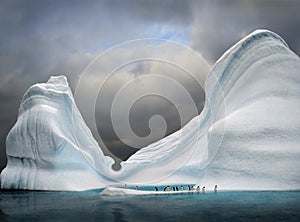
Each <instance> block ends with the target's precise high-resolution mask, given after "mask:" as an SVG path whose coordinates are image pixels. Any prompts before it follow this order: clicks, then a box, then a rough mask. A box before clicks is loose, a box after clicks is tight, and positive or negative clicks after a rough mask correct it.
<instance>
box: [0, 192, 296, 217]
mask: <svg viewBox="0 0 300 222" xmlns="http://www.w3.org/2000/svg"><path fill="white" fill-rule="evenodd" d="M0 209H1V211H0V221H1V222H4V221H30V222H32V221H158V222H162V221H184V222H188V221H300V191H284V192H278V191H276V192H275V191H273V192H272V191H259V192H255V191H251V192H233V191H230V192H229V191H227V192H222V191H220V192H218V193H205V194H177V195H163V196H159V195H149V196H117V197H116V196H115V197H103V196H99V195H98V192H95V191H91V192H44V191H1V192H0Z"/></svg>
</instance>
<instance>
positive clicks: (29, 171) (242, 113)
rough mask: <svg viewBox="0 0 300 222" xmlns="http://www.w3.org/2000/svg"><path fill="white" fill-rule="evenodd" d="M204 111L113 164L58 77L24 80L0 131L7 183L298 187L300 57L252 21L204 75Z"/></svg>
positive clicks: (15, 185) (63, 80)
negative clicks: (16, 105) (253, 27)
mask: <svg viewBox="0 0 300 222" xmlns="http://www.w3.org/2000/svg"><path fill="white" fill-rule="evenodd" d="M205 93H206V103H205V107H204V109H203V111H202V113H201V114H200V115H199V116H197V117H195V118H194V119H192V120H191V121H190V122H189V123H188V124H187V125H186V126H184V127H183V128H182V129H180V130H179V131H177V132H175V133H173V134H171V135H169V136H167V137H166V138H163V139H162V140H159V141H157V142H155V143H153V144H150V145H149V146H147V147H145V148H143V149H141V150H139V151H138V152H137V153H135V154H134V155H133V156H131V157H130V158H129V159H128V160H127V161H125V162H123V163H122V168H121V170H120V171H118V172H115V171H113V170H112V168H111V166H112V164H113V163H114V161H113V159H111V158H110V157H107V156H104V154H103V152H102V150H101V148H100V147H99V146H98V144H97V142H96V141H95V140H94V138H93V136H92V134H91V132H90V130H89V128H88V127H87V125H86V124H85V122H84V120H83V118H82V116H81V114H80V112H79V110H78V108H77V106H76V104H75V101H74V98H73V95H72V92H71V89H70V88H69V86H68V83H67V80H66V78H65V77H64V76H57V77H51V78H50V79H49V81H48V82H47V83H40V84H35V85H33V86H31V87H30V88H29V89H28V90H27V92H26V93H25V95H24V97H23V100H22V102H21V105H20V109H19V116H18V120H17V122H16V124H15V125H14V127H13V128H12V129H11V131H10V132H9V134H8V136H7V141H6V152H7V158H8V163H7V166H6V168H5V169H4V170H3V171H2V173H1V187H2V188H5V189H29V190H67V191H79V190H88V189H95V188H101V187H105V186H106V185H108V184H114V183H128V184H168V183H176V184H181V183H183V184H185V183H195V184H201V185H206V187H208V188H212V187H213V186H214V185H215V184H218V186H219V187H221V188H222V189H236V190H291V189H299V188H300V171H299V170H298V169H299V168H300V109H299V107H300V59H299V57H298V56H297V55H296V54H294V53H293V52H292V51H291V50H290V49H289V48H288V46H287V44H286V43H285V42H284V40H282V39H281V38H280V37H279V36H278V35H276V34H275V33H272V32H269V31H266V30H259V31H255V32H253V33H252V34H250V35H249V36H247V37H245V38H244V39H242V40H241V41H240V42H238V43H237V44H235V45H234V46H233V47H231V48H230V49H229V50H228V51H227V52H225V53H224V55H223V56H222V57H221V58H220V59H219V60H218V61H217V62H216V64H215V65H214V67H213V68H212V70H211V71H210V73H209V74H208V77H207V80H206V84H205Z"/></svg>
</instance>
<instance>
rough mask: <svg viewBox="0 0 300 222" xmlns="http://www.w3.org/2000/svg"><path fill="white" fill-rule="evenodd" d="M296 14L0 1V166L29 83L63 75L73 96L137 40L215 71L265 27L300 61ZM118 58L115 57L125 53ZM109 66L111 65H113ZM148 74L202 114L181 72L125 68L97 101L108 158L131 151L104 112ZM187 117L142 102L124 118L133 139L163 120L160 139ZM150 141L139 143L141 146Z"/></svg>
mask: <svg viewBox="0 0 300 222" xmlns="http://www.w3.org/2000/svg"><path fill="white" fill-rule="evenodd" d="M299 9H300V2H299V1H297V0H288V1H281V0H273V1H267V0H261V1H259V0H252V1H251V0H249V1H248V0H244V1H243V0H242V1H240V0H228V1H213V0H211V1H209V0H207V1H176V0H173V1H171V0H167V1H153V0H151V1H150V0H149V1H148V0H145V1H138V0H136V1H134V0H125V1H121V0H120V1H108V0H107V1H14V0H13V1H1V3H0V30H1V34H0V113H1V116H0V157H1V158H0V161H1V163H0V168H3V167H4V166H5V164H6V158H5V138H6V135H7V133H8V131H9V129H10V128H11V127H12V126H13V125H14V123H15V121H16V118H17V114H18V106H19V103H20V101H21V99H22V96H23V94H24V93H25V91H26V89H27V88H28V87H29V86H30V85H32V84H34V83H36V82H45V81H47V79H48V78H49V77H50V76H51V75H58V74H65V75H66V76H67V77H68V80H69V83H70V86H71V88H72V90H74V89H75V88H76V85H77V83H78V81H79V78H80V76H81V73H82V72H83V71H84V70H85V69H86V67H87V65H88V64H89V63H90V62H91V61H92V60H93V59H94V58H95V57H96V56H97V55H98V54H99V53H101V52H103V51H104V50H107V49H109V48H110V47H113V46H115V45H117V44H120V43H122V42H125V41H129V40H133V39H141V38H161V39H167V40H172V41H176V42H178V43H180V44H183V45H186V46H188V47H190V48H192V49H193V50H195V51H197V52H198V53H199V54H201V55H202V56H203V58H205V59H206V60H207V61H208V62H209V64H210V65H213V64H214V62H215V61H216V60H217V59H218V58H219V57H220V56H221V55H222V54H223V53H224V51H226V49H228V48H229V47H230V46H231V45H232V44H234V43H235V42H236V41H238V40H240V39H241V38H242V37H243V36H245V35H247V34H248V33H250V32H252V31H253V30H255V29H269V30H271V31H274V32H276V33H278V34H279V35H281V36H282V37H283V38H284V39H285V40H286V42H287V43H288V45H289V46H290V48H291V49H292V50H293V51H294V52H295V53H297V54H298V55H299V54H300V41H299V36H300V29H299V28H298V27H299V25H300V14H299ZM123 53H124V54H119V56H122V55H124V56H125V54H126V53H127V52H123ZM157 53H159V52H157ZM161 53H165V52H161ZM186 58H188V57H186ZM182 59H184V58H182ZM109 62H114V63H116V64H117V63H118V59H117V58H116V59H115V60H114V61H109ZM192 65H193V64H191V66H192ZM107 71H109V70H105V67H102V68H100V69H99V72H102V73H106V72H107ZM150 71H151V73H158V72H159V73H158V74H162V73H163V74H164V75H165V76H169V77H170V76H172V78H174V79H176V81H178V82H179V83H180V84H181V85H182V86H184V87H185V88H186V89H187V91H188V92H189V93H190V94H191V97H192V98H193V100H194V102H195V104H196V107H197V109H198V113H199V112H201V109H202V107H203V105H204V94H203V91H202V89H201V86H200V87H199V84H197V83H195V82H194V81H193V80H192V79H191V78H190V77H189V76H188V75H187V74H186V73H182V72H180V71H178V70H174V67H173V68H172V67H168V66H166V65H165V64H162V63H158V62H153V61H152V62H144V63H141V62H140V63H134V64H131V65H128V66H127V67H125V68H124V69H122V70H120V71H119V72H117V73H116V74H115V75H114V77H113V78H111V80H110V81H109V82H107V84H108V85H106V88H107V90H106V91H105V93H104V95H106V96H107V97H106V99H105V98H104V100H105V101H103V97H101V98H100V97H99V98H98V100H97V104H98V105H99V106H97V107H98V113H96V121H97V130H98V132H93V134H95V133H99V135H101V138H102V141H99V142H100V145H101V143H105V146H106V147H107V148H108V149H109V151H107V154H109V152H111V153H113V154H114V155H115V156H116V157H118V158H120V159H122V160H124V159H126V158H128V156H129V155H131V154H132V153H134V152H135V151H136V150H137V149H136V148H132V147H130V146H128V145H126V144H124V142H122V141H121V140H120V138H118V136H117V135H116V134H115V132H114V129H113V127H112V125H111V121H110V118H109V114H110V112H109V107H110V104H111V103H112V100H111V99H112V98H114V96H115V92H116V91H118V90H119V89H120V87H121V86H122V84H124V83H126V82H128V81H131V80H134V79H135V78H137V77H139V76H143V75H144V74H146V73H149V72H150ZM200 72H201V70H199V73H200ZM175 76H176V77H175ZM98 78H101V75H100V76H98ZM135 84H136V86H135V87H138V86H139V85H138V83H137V82H135ZM142 84H144V88H147V87H149V88H150V87H154V86H156V85H157V83H156V82H155V81H152V82H151V81H147V82H142ZM136 93H139V92H138V91H136ZM174 93H175V94H176V90H174ZM177 96H178V98H180V95H177ZM101 99H102V100H101ZM78 103H79V104H80V101H78ZM79 109H81V107H80V105H79ZM187 110H188V108H187ZM186 113H187V115H184V116H180V115H179V113H178V110H177V109H176V108H175V106H174V104H172V101H168V100H167V99H165V98H162V97H158V98H154V97H153V96H145V97H144V98H142V99H140V100H139V101H138V102H136V103H135V104H133V105H132V109H131V113H130V117H129V118H130V123H131V127H132V130H133V131H134V132H135V133H136V134H137V135H139V136H147V135H148V134H149V124H148V123H149V119H150V118H151V117H152V116H153V115H160V116H162V117H163V118H164V119H165V121H166V132H161V133H159V135H160V137H162V136H164V134H166V135H168V134H170V133H172V132H174V131H175V130H177V129H179V128H180V127H181V119H182V118H183V119H184V121H183V122H184V123H186V122H188V121H189V120H190V119H191V118H192V117H193V115H194V114H193V115H190V114H188V113H189V111H187V112H186ZM85 118H87V119H88V117H85ZM87 122H88V124H89V121H88V120H87ZM158 126H160V125H158ZM159 130H160V128H159V127H158V129H157V131H159ZM156 139H157V138H156ZM150 142H152V141H150V140H145V144H142V145H147V144H148V143H150ZM102 145H103V144H102ZM119 161H120V160H119Z"/></svg>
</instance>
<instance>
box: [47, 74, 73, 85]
mask: <svg viewBox="0 0 300 222" xmlns="http://www.w3.org/2000/svg"><path fill="white" fill-rule="evenodd" d="M47 83H48V84H53V85H65V86H69V84H68V80H67V77H66V76H64V75H59V76H51V77H50V79H49V80H48V82H47Z"/></svg>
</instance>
